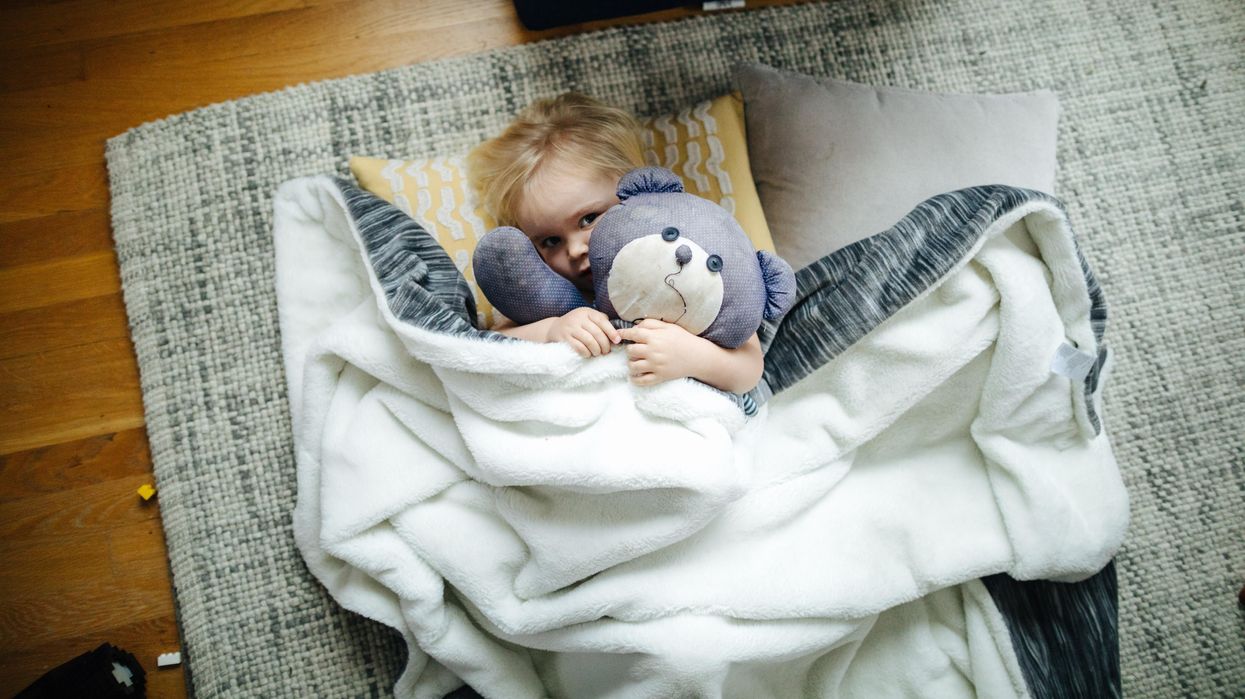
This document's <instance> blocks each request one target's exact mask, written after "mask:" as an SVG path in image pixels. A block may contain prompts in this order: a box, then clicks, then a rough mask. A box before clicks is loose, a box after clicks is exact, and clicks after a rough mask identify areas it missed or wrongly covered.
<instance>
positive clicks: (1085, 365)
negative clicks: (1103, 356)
mask: <svg viewBox="0 0 1245 699" xmlns="http://www.w3.org/2000/svg"><path fill="white" fill-rule="evenodd" d="M1095 361H1097V360H1096V358H1095V357H1094V355H1092V354H1086V353H1084V352H1082V351H1080V350H1078V349H1076V348H1075V347H1073V346H1072V345H1070V344H1068V343H1066V342H1065V343H1063V344H1062V345H1059V349H1057V350H1055V357H1054V359H1051V360H1050V370H1051V371H1052V372H1054V373H1056V374H1059V375H1060V376H1066V377H1068V378H1069V379H1072V380H1073V381H1084V380H1085V377H1086V376H1089V370H1090V369H1093V368H1094V362H1095Z"/></svg>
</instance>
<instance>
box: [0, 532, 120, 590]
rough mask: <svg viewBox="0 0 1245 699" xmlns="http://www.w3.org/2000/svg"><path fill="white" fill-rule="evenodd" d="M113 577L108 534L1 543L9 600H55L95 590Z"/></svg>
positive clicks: (2, 585)
mask: <svg viewBox="0 0 1245 699" xmlns="http://www.w3.org/2000/svg"><path fill="white" fill-rule="evenodd" d="M112 577H113V563H112V554H111V552H110V550H109V537H108V533H107V532H104V531H94V530H90V529H88V530H84V531H80V532H77V533H72V534H65V535H59V536H41V537H23V538H22V539H21V540H17V541H8V540H0V590H4V596H5V597H27V598H38V597H47V598H49V600H55V598H57V597H59V596H61V595H62V594H64V593H65V592H67V591H70V590H74V589H78V588H82V587H94V586H96V585H98V584H99V582H100V581H102V580H109V579H111V578H112Z"/></svg>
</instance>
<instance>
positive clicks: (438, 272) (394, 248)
mask: <svg viewBox="0 0 1245 699" xmlns="http://www.w3.org/2000/svg"><path fill="white" fill-rule="evenodd" d="M334 182H335V183H336V185H337V187H338V189H339V190H341V193H342V196H343V198H344V199H345V200H346V210H347V211H348V212H349V214H350V217H351V219H352V220H353V221H354V224H355V227H356V228H357V229H358V231H359V237H360V239H361V240H362V242H363V247H364V249H365V250H366V252H367V255H368V260H369V262H370V263H371V266H372V271H373V273H374V274H375V275H376V279H377V280H378V281H379V282H380V285H381V288H382V289H384V292H385V300H386V303H387V304H388V306H389V310H390V311H391V312H392V313H393V314H394V315H395V316H396V317H397V318H398V319H399V320H401V321H403V322H405V323H409V324H411V325H414V326H416V327H420V328H424V329H427V330H432V331H436V332H444V333H450V334H453V335H468V336H472V337H481V338H488V339H494V340H499V341H509V340H512V339H513V338H509V337H506V336H505V335H502V334H501V333H495V332H491V331H487V330H480V329H478V328H476V327H475V318H476V303H475V297H474V296H473V295H472V293H471V287H469V286H468V285H467V280H466V278H464V277H463V275H462V273H461V272H459V270H458V267H457V266H455V264H454V261H453V260H451V259H450V256H449V255H448V254H446V252H445V249H444V248H442V247H441V246H440V244H438V243H437V241H436V239H435V238H433V237H432V235H430V234H429V233H428V231H427V230H426V229H425V228H424V227H423V226H422V225H420V223H419V222H418V221H416V220H415V219H413V218H411V217H410V216H407V215H406V213H405V212H403V211H402V210H401V209H399V208H397V207H396V206H394V205H392V204H390V203H389V202H387V201H385V200H384V199H381V198H380V197H378V196H376V195H374V194H372V193H371V192H368V191H366V190H363V189H360V188H359V187H358V186H356V185H355V184H354V183H352V182H350V181H349V180H346V179H343V178H334Z"/></svg>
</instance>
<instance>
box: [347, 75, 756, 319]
mask: <svg viewBox="0 0 1245 699" xmlns="http://www.w3.org/2000/svg"><path fill="white" fill-rule="evenodd" d="M642 124H643V126H644V142H645V148H646V152H645V159H646V160H647V162H648V163H649V164H650V165H660V166H662V167H665V168H669V169H670V170H673V171H674V172H676V173H678V175H679V177H680V178H681V179H682V180H683V187H684V188H685V189H686V190H687V191H688V192H691V193H692V194H695V195H698V196H702V197H705V198H706V199H710V200H712V201H716V202H718V203H719V204H721V205H722V206H723V207H725V208H726V209H727V210H728V211H730V212H731V213H732V214H734V216H735V220H736V221H738V222H739V225H740V227H741V228H743V229H744V232H746V233H747V234H748V237H749V238H751V239H752V244H753V246H754V247H756V249H758V250H768V251H770V252H773V251H774V241H773V239H772V238H771V237H770V233H769V226H767V225H766V223H765V216H764V214H763V213H762V211H761V200H760V198H759V197H757V191H756V186H755V185H754V184H753V182H752V171H751V169H750V167H749V164H748V142H747V138H746V136H745V133H744V112H743V100H742V99H741V98H740V96H739V94H738V93H732V94H729V95H723V96H722V97H719V98H717V99H714V100H710V101H707V102H701V103H700V104H697V105H695V106H693V107H691V108H690V109H685V110H683V111H681V112H678V113H677V114H671V115H665V116H659V117H655V118H652V119H646V120H644V121H643V122H642ZM465 163H466V156H465V155H463V156H446V157H437V158H425V159H420V160H386V159H383V158H362V157H354V158H351V159H350V171H351V172H353V173H354V176H355V179H357V180H358V181H359V185H360V186H361V187H363V188H364V189H366V190H368V191H369V192H372V193H373V194H375V195H376V196H378V197H381V198H382V199H384V200H386V201H388V202H390V203H392V204H394V205H395V206H397V207H398V208H400V209H402V210H403V211H405V212H406V213H407V214H409V215H410V216H411V217H412V218H414V219H415V220H417V221H419V222H420V223H422V224H423V225H424V226H425V227H426V228H427V229H428V231H429V232H430V233H431V234H432V235H433V236H435V237H436V239H437V242H439V243H440V244H441V247H443V248H445V251H446V252H447V253H448V254H449V256H450V258H451V259H453V260H454V264H455V265H457V266H458V269H459V270H460V271H461V272H462V273H463V276H464V277H466V279H467V283H468V284H469V285H470V286H471V289H472V291H473V292H474V293H475V298H476V309H477V312H478V314H479V318H478V321H479V324H480V327H485V328H487V327H492V325H493V322H494V311H493V307H492V305H490V304H489V302H488V299H486V298H484V294H482V293H480V289H479V287H477V286H476V283H475V274H474V272H472V269H471V254H472V252H473V251H474V250H475V247H476V241H477V240H478V239H479V238H480V236H483V235H484V234H485V233H487V232H489V231H490V230H492V229H493V227H494V226H495V225H496V222H495V221H493V219H492V218H491V217H489V216H488V215H487V214H486V213H484V209H483V208H481V207H480V206H479V204H477V202H476V198H475V194H474V192H472V191H471V187H470V185H468V183H467V171H466V165H465Z"/></svg>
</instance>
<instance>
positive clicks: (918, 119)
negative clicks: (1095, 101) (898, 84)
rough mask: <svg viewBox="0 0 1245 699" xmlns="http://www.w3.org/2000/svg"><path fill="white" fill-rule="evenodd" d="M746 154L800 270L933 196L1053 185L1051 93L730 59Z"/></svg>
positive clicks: (1054, 112)
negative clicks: (962, 90) (925, 83)
mask: <svg viewBox="0 0 1245 699" xmlns="http://www.w3.org/2000/svg"><path fill="white" fill-rule="evenodd" d="M734 82H735V87H736V89H738V90H739V91H740V92H741V93H742V94H743V98H744V120H745V123H746V128H747V133H748V157H749V159H750V160H751V163H752V175H753V178H754V179H755V180H756V187H757V193H758V194H759V195H760V198H761V207H762V208H763V209H764V211H765V219H766V221H767V222H768V223H769V227H770V232H771V233H772V234H773V236H774V246H775V247H776V248H777V250H778V254H780V255H782V257H783V258H785V259H786V260H787V261H788V262H789V263H791V266H792V267H794V268H796V269H799V268H801V267H803V266H805V265H807V264H808V263H809V262H812V261H813V260H816V259H817V258H819V257H821V256H822V255H825V254H826V253H828V252H831V251H833V250H837V249H839V248H841V247H843V246H845V245H848V244H850V243H853V242H855V241H857V240H860V239H862V238H867V237H868V236H870V235H873V234H874V233H877V232H879V231H883V230H886V229H887V228H889V227H891V226H892V225H894V223H895V222H896V221H898V220H899V219H900V218H903V216H904V214H906V213H908V212H909V211H910V210H911V209H912V207H914V206H916V205H917V204H919V203H921V202H922V201H924V200H925V199H927V198H928V197H931V196H933V195H935V194H940V193H942V192H947V191H950V190H954V189H961V188H963V187H971V186H973V185H980V184H1009V185H1014V186H1018V187H1026V188H1029V189H1036V190H1040V191H1045V192H1050V191H1051V190H1052V189H1053V187H1054V181H1055V138H1056V125H1057V122H1058V119H1059V100H1058V98H1057V97H1056V96H1055V93H1053V92H1051V91H1050V90H1037V91H1034V92H1023V93H1016V94H1006V95H949V94H937V93H932V92H921V91H918V90H906V89H902V88H894V87H872V86H869V85H860V84H858V83H852V82H847V81H843V80H833V79H826V78H812V77H809V76H806V75H801V74H798V73H790V72H786V71H780V70H776V69H774V68H770V67H769V66H765V65H761V64H759V63H754V64H744V65H739V66H736V67H735V70H734Z"/></svg>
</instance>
